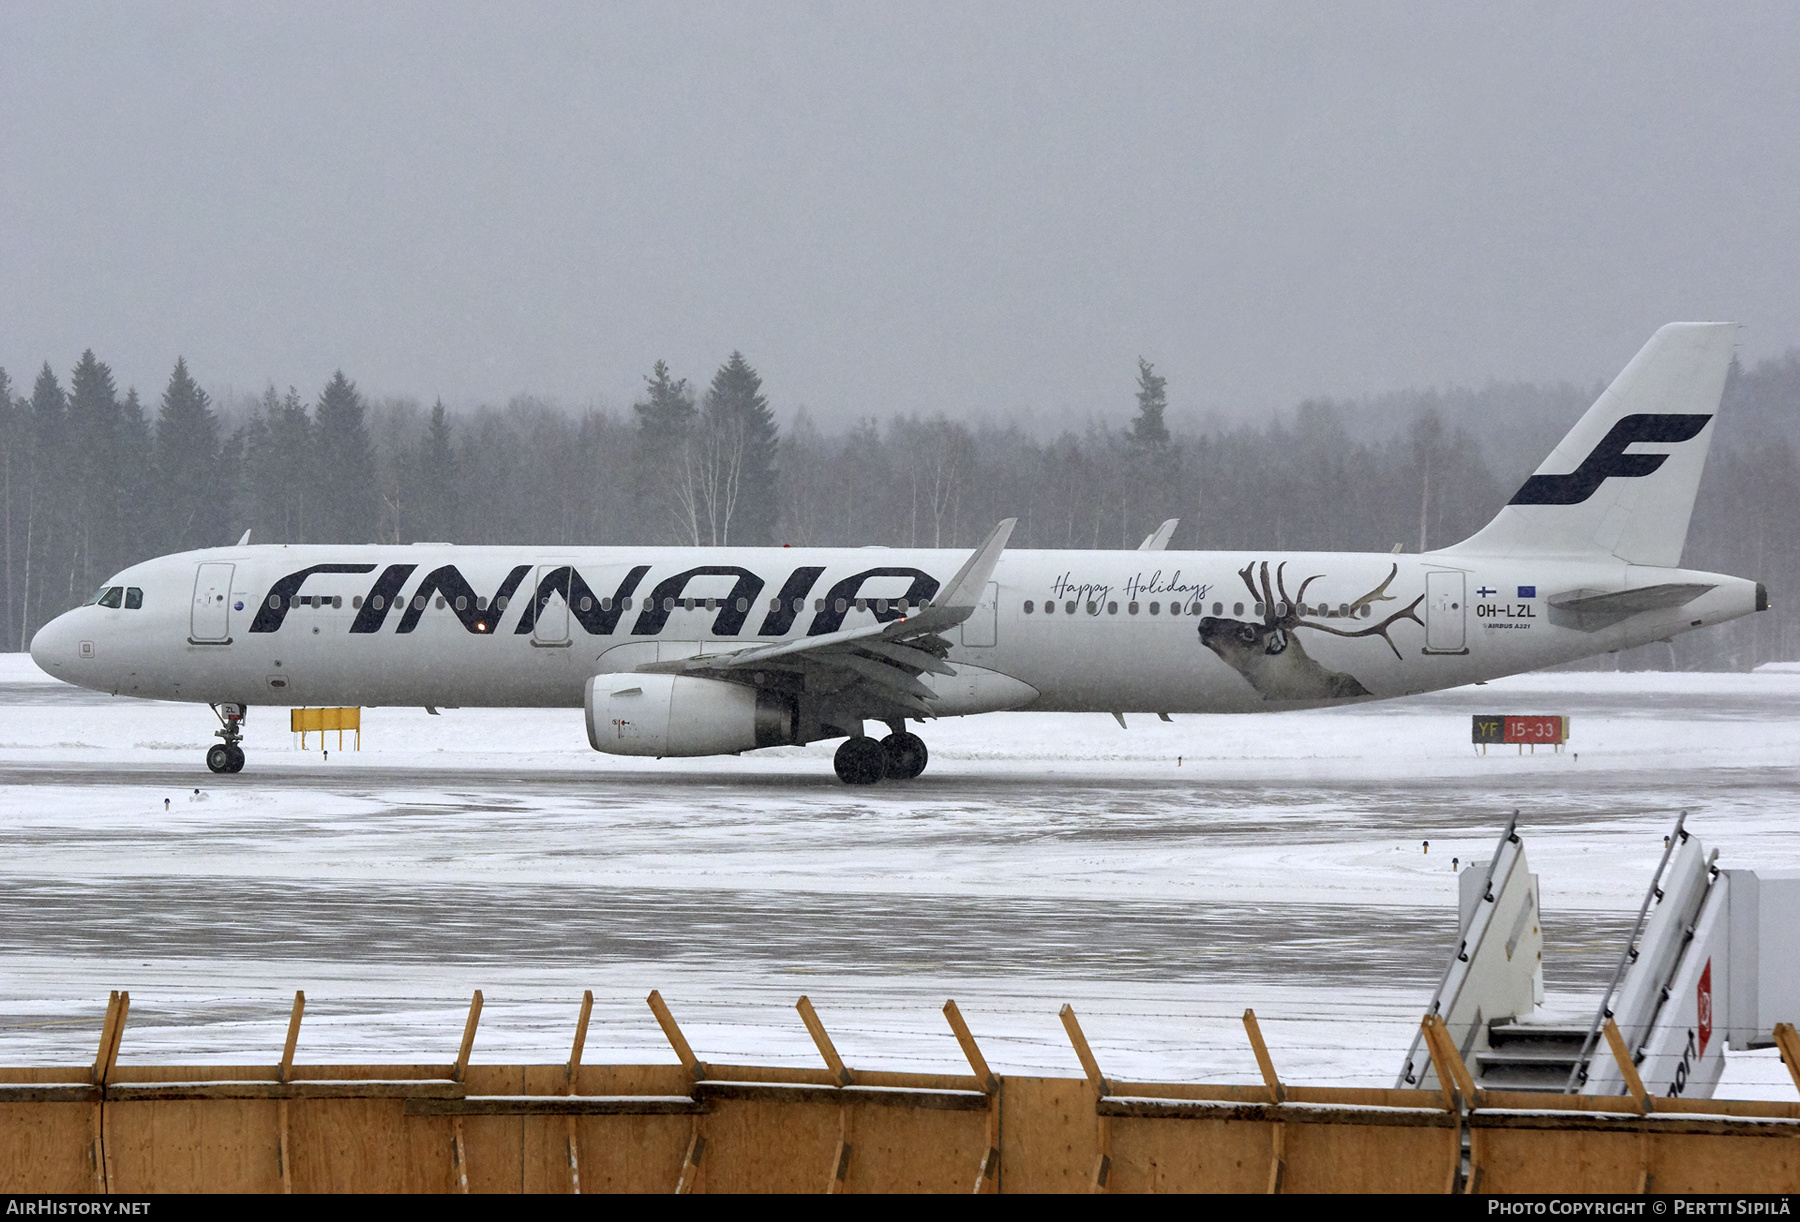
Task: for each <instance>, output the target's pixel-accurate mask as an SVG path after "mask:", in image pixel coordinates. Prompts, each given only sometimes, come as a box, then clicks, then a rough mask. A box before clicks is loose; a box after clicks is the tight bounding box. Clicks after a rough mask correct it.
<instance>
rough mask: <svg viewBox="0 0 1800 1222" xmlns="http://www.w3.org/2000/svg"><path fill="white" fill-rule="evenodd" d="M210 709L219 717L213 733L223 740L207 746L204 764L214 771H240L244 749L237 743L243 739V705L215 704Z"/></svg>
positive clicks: (242, 768) (241, 769)
mask: <svg viewBox="0 0 1800 1222" xmlns="http://www.w3.org/2000/svg"><path fill="white" fill-rule="evenodd" d="M212 711H213V713H214V715H215V716H217V717H218V719H219V728H218V729H217V730H214V731H213V733H214V734H215V735H216V736H218V737H219V738H221V739H223V740H224V741H223V742H217V743H214V744H213V745H212V746H211V747H209V748H207V751H206V766H207V767H208V768H210V769H212V770H213V771H214V772H242V771H243V770H244V749H243V748H242V747H240V746H238V744H239V743H240V742H242V741H243V739H244V706H243V705H241V704H215V705H213V706H212Z"/></svg>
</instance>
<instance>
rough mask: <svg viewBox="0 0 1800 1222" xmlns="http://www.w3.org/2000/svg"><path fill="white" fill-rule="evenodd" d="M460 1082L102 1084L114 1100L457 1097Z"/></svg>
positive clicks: (464, 1090) (461, 1090) (460, 1091)
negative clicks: (105, 1085)
mask: <svg viewBox="0 0 1800 1222" xmlns="http://www.w3.org/2000/svg"><path fill="white" fill-rule="evenodd" d="M467 1093H468V1090H467V1088H466V1087H465V1086H464V1085H463V1084H462V1083H461V1082H454V1081H450V1080H447V1079H443V1078H435V1079H434V1078H401V1079H389V1080H381V1079H349V1080H345V1081H337V1082H333V1081H326V1080H322V1079H318V1078H310V1079H303V1080H301V1081H298V1082H114V1083H112V1084H111V1085H109V1086H107V1087H106V1088H105V1094H106V1098H107V1099H108V1100H110V1101H112V1102H115V1103H125V1102H131V1101H139V1102H142V1101H148V1100H165V1101H166V1100H173V1099H180V1100H190V1099H415V1098H420V1099H460V1098H462V1097H463V1096H464V1095H465V1094H467Z"/></svg>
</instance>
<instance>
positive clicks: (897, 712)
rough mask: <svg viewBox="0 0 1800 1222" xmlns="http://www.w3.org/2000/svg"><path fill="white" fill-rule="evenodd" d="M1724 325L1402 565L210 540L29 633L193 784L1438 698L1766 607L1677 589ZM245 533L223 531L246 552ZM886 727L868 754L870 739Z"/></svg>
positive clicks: (1662, 340) (1758, 590)
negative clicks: (206, 712)
mask: <svg viewBox="0 0 1800 1222" xmlns="http://www.w3.org/2000/svg"><path fill="white" fill-rule="evenodd" d="M1734 331H1735V328H1734V326H1733V325H1732V324H1728V323H1671V324H1669V325H1668V326H1666V327H1663V328H1662V329H1661V330H1660V331H1658V332H1657V333H1656V335H1655V336H1654V337H1653V338H1652V339H1651V340H1650V342H1649V343H1648V344H1646V345H1645V346H1644V348H1643V350H1642V351H1640V352H1639V353H1638V354H1637V356H1636V357H1635V358H1633V360H1632V361H1631V363H1630V364H1629V365H1627V366H1626V367H1625V370H1624V372H1622V373H1621V374H1619V376H1618V378H1617V379H1615V380H1614V382H1613V383H1612V385H1611V386H1610V387H1608V388H1607V390H1606V392H1605V393H1604V394H1602V395H1601V396H1600V398H1599V400H1598V401H1597V402H1595V404H1594V405H1593V407H1592V408H1590V409H1589V410H1588V412H1587V414H1586V415H1584V416H1583V417H1582V418H1581V420H1580V421H1579V422H1578V423H1577V424H1576V425H1575V427H1574V429H1573V430H1571V431H1570V433H1569V435H1568V436H1567V437H1565V438H1564V439H1563V441H1562V444H1561V445H1559V446H1557V447H1556V449H1555V451H1553V452H1552V453H1551V455H1550V457H1549V458H1547V459H1545V460H1544V463H1543V465H1542V466H1540V467H1539V468H1538V471H1537V473H1536V474H1535V475H1533V476H1532V477H1531V478H1530V479H1528V480H1526V481H1525V484H1524V486H1523V487H1522V488H1520V489H1519V491H1518V494H1517V495H1515V496H1514V497H1513V499H1512V502H1511V503H1510V504H1508V505H1507V506H1505V507H1504V508H1503V509H1501V511H1500V513H1499V516H1498V517H1496V518H1495V519H1494V520H1493V521H1492V522H1490V523H1489V524H1488V525H1487V526H1486V527H1485V528H1484V529H1483V530H1482V531H1481V532H1480V533H1478V534H1477V535H1475V536H1474V537H1473V538H1471V539H1468V540H1465V541H1464V542H1462V543H1459V544H1457V545H1455V546H1454V547H1447V548H1443V549H1441V550H1439V551H1434V552H1427V553H1424V554H1422V555H1406V556H1403V555H1385V554H1380V553H1377V554H1364V553H1329V552H1328V553H1316V552H1313V553H1308V552H1297V553H1283V554H1274V553H1269V552H1171V551H1166V550H1163V545H1164V544H1165V543H1166V542H1167V539H1168V535H1169V533H1170V532H1171V531H1172V530H1173V528H1174V523H1172V522H1171V523H1165V524H1164V526H1163V528H1162V529H1161V530H1159V531H1158V532H1157V533H1156V534H1155V535H1153V536H1151V538H1149V539H1146V540H1145V541H1144V545H1143V546H1142V547H1141V548H1139V549H1138V550H1137V551H1119V552H1104V551H1022V550H1014V551H1008V550H1006V541H1007V536H1008V534H1009V533H1010V532H1011V530H1012V526H1013V523H1012V521H1011V520H1008V521H1004V522H1001V523H1000V524H999V525H998V526H996V527H995V528H994V531H993V533H992V534H990V535H989V536H988V538H987V540H986V542H984V543H983V544H982V545H981V546H980V547H978V548H976V549H975V551H974V552H973V553H972V554H970V553H962V552H954V551H945V550H919V549H901V548H891V549H887V548H884V549H870V548H830V549H822V548H675V547H642V548H616V547H607V548H534V547H454V546H450V545H448V544H423V543H421V544H413V545H411V546H404V547H401V546H394V547H387V546H373V547H369V546H346V547H339V546H326V545H319V546H312V545H308V546H291V547H290V546H282V545H261V546H248V545H244V544H240V546H237V547H221V548H209V549H206V550H204V551H194V552H183V553H181V554H179V555H174V556H164V557H162V558H160V559H157V560H150V561H146V562H145V563H143V564H138V565H133V566H132V567H131V568H128V569H126V570H125V571H124V572H122V573H120V574H118V575H117V576H116V577H113V578H112V579H111V580H109V581H108V582H107V584H106V585H105V586H103V587H102V588H101V589H100V590H99V591H98V592H97V593H96V594H95V595H94V596H93V597H92V598H90V599H88V601H87V602H86V603H85V604H84V605H82V606H80V607H77V608H75V609H74V610H72V611H68V612H66V613H64V614H63V615H60V616H58V617H57V618H56V619H55V620H53V621H51V622H50V623H49V624H47V625H45V626H44V628H43V629H42V630H41V631H39V632H38V634H37V636H36V637H35V638H34V639H33V640H32V643H31V655H32V657H33V658H34V659H35V660H36V661H37V663H38V665H39V666H41V667H42V668H43V669H44V670H46V671H48V672H49V673H50V674H52V675H54V676H56V677H57V678H60V679H66V680H68V681H69V682H71V683H77V684H80V685H82V686H83V687H89V688H93V689H95V690H98V691H103V692H111V693H113V694H115V695H130V696H144V697H152V698H156V699H160V700H185V701H196V702H204V703H206V704H209V705H211V706H212V708H213V711H214V712H215V713H216V714H217V715H218V717H219V720H220V722H221V723H222V728H221V729H220V730H219V731H218V737H219V738H220V740H221V741H220V742H219V743H217V744H216V745H214V746H213V747H212V748H211V749H210V750H209V751H208V752H207V755H206V762H207V765H208V767H210V768H211V769H212V770H213V771H214V772H237V771H238V770H240V769H241V768H242V767H243V766H244V752H243V750H242V748H241V747H240V745H239V743H240V741H241V738H242V728H243V722H244V716H245V713H246V711H247V710H248V709H249V707H250V706H252V705H277V706H284V705H415V706H419V705H423V706H425V707H427V708H432V709H435V707H436V706H439V705H442V706H446V707H465V706H506V707H549V706H569V707H574V706H585V708H586V711H587V732H588V742H589V743H590V744H592V746H593V747H594V749H595V750H597V751H605V752H610V753H613V754H618V755H641V756H657V757H661V756H697V755H720V754H729V753H735V752H740V751H748V750H751V749H753V748H756V747H768V746H776V745H781V744H790V743H809V742H814V741H816V740H820V739H832V738H843V739H845V741H844V743H843V745H842V746H840V747H839V748H838V751H837V758H836V767H837V774H838V776H840V777H841V778H843V780H845V781H847V782H850V783H852V784H869V783H873V782H875V781H879V780H882V779H884V778H885V779H891V780H907V779H910V778H913V777H916V776H918V775H919V774H920V773H921V772H922V771H923V770H924V768H925V761H926V749H925V744H924V742H923V741H921V740H920V738H919V737H918V736H917V735H916V734H914V733H912V732H911V731H910V730H908V729H907V728H906V723H907V720H908V719H909V718H910V719H913V720H915V721H919V722H923V721H926V720H929V719H931V718H936V717H960V716H966V715H968V714H972V713H989V712H995V711H999V710H1006V709H1034V710H1060V711H1089V712H1103V713H1112V714H1115V715H1117V716H1118V717H1119V718H1120V720H1121V722H1122V721H1123V719H1124V718H1123V715H1124V714H1126V713H1133V712H1138V713H1156V714H1159V715H1162V716H1164V717H1166V716H1167V715H1168V714H1170V713H1212V712H1229V713H1246V712H1255V711H1258V710H1277V709H1296V708H1314V707H1321V706H1328V705H1336V704H1346V703H1350V702H1354V701H1364V700H1381V699H1386V698H1390V697H1394V696H1406V695H1412V694H1414V693H1417V692H1427V691H1433V690H1436V689H1440V688H1447V687H1455V686H1458V685H1460V684H1465V683H1472V682H1475V681H1477V680H1483V679H1492V678H1496V677H1498V676H1501V675H1510V674H1516V673H1518V672H1520V671H1528V670H1532V669H1535V668H1537V667H1542V666H1548V665H1552V664H1554V663H1558V662H1566V661H1570V660H1572V659H1575V658H1581V657H1586V656H1588V655H1590V654H1596V653H1602V652H1606V651H1610V650H1617V649H1623V648H1626V647H1629V646H1632V645H1641V644H1644V643H1646V642H1649V641H1654V640H1658V639H1662V638H1666V637H1669V636H1671V635H1673V634H1675V633H1678V632H1686V631H1688V630H1689V629H1692V628H1699V627H1701V626H1702V625H1708V624H1717V623H1720V622H1723V621H1725V620H1729V619H1735V618H1737V617H1738V616H1740V615H1748V614H1749V613H1751V612H1752V611H1761V610H1763V609H1765V608H1766V607H1767V605H1768V599H1767V595H1766V594H1765V593H1764V590H1763V587H1762V586H1761V585H1759V584H1757V583H1755V582H1751V581H1746V580H1744V579H1742V578H1738V577H1727V576H1723V575H1721V574H1717V573H1699V572H1690V571H1687V570H1685V569H1682V568H1679V567H1678V566H1679V565H1680V563H1681V549H1682V545H1683V543H1684V541H1685V539H1686V537H1687V530H1688V519H1689V517H1690V516H1691V514H1692V512H1693V507H1694V494H1695V491H1696V489H1697V488H1698V486H1699V483H1700V473H1701V469H1702V467H1703V466H1704V465H1705V462H1706V452H1707V449H1708V447H1709V445H1710V444H1711V441H1712V434H1713V431H1714V430H1713V429H1712V428H1711V427H1710V426H1711V423H1712V420H1713V416H1714V415H1715V414H1716V413H1717V411H1718V407H1719V399H1720V396H1721V394H1722V392H1723V388H1724V384H1725V377H1726V371H1727V369H1728V367H1729V365H1730V363H1731V353H1732V345H1733V335H1734ZM247 538H248V536H246V540H247ZM871 721H873V722H876V723H879V724H881V725H885V726H886V727H887V728H888V729H889V731H890V733H889V734H888V735H887V736H886V737H884V738H875V737H871V736H868V735H867V734H866V731H865V725H866V723H868V722H871Z"/></svg>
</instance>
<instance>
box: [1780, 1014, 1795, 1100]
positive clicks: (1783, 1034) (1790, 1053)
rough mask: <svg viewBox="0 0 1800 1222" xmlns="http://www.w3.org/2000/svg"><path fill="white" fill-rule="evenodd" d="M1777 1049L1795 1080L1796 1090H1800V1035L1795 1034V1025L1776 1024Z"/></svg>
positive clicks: (1789, 1074)
mask: <svg viewBox="0 0 1800 1222" xmlns="http://www.w3.org/2000/svg"><path fill="white" fill-rule="evenodd" d="M1775 1047H1776V1048H1778V1049H1779V1050H1780V1051H1781V1062H1782V1064H1784V1065H1786V1066H1787V1071H1788V1076H1789V1077H1790V1078H1792V1079H1793V1080H1794V1089H1795V1090H1800V1034H1796V1033H1795V1031H1794V1024H1793V1023H1776V1024H1775Z"/></svg>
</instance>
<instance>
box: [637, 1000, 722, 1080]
mask: <svg viewBox="0 0 1800 1222" xmlns="http://www.w3.org/2000/svg"><path fill="white" fill-rule="evenodd" d="M644 1000H646V1001H647V1002H649V1003H650V1012H651V1013H652V1014H654V1015H656V1024H657V1026H659V1027H661V1028H662V1033H663V1038H664V1039H666V1040H668V1041H669V1047H671V1048H673V1049H674V1050H675V1059H676V1060H678V1061H680V1062H681V1063H682V1065H683V1066H685V1067H686V1069H687V1071H688V1072H689V1073H690V1074H692V1075H693V1076H694V1081H696V1082H698V1081H700V1079H702V1078H704V1077H706V1074H707V1069H706V1066H705V1064H704V1063H702V1062H701V1060H700V1058H699V1057H696V1056H695V1055H694V1050H693V1049H692V1048H690V1047H689V1046H688V1042H687V1037H686V1036H685V1035H683V1034H681V1027H680V1026H679V1025H678V1024H677V1023H676V1022H675V1015H674V1014H672V1013H670V1011H669V1007H668V1005H667V1004H666V1003H665V1002H664V1001H663V998H662V994H661V993H659V992H657V991H656V990H655V989H651V990H650V996H649V997H647V998H645V999H644Z"/></svg>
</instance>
